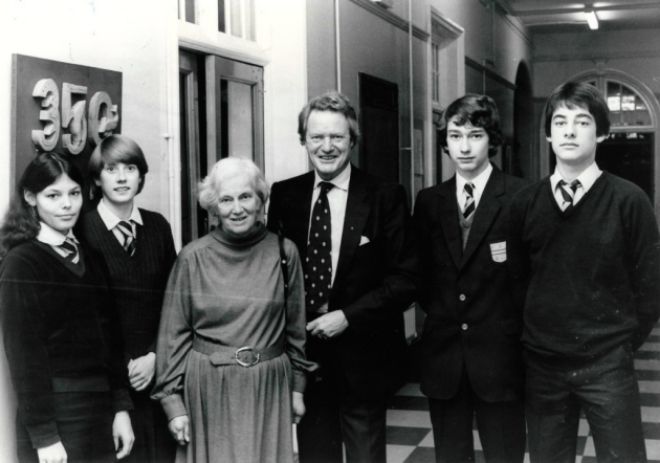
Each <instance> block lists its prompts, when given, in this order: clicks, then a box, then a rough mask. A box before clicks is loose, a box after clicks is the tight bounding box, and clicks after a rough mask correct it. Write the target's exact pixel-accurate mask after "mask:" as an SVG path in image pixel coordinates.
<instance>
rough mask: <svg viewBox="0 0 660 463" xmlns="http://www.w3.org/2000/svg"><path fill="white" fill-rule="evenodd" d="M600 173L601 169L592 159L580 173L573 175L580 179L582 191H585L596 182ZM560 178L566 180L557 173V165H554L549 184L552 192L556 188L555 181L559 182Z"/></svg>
mask: <svg viewBox="0 0 660 463" xmlns="http://www.w3.org/2000/svg"><path fill="white" fill-rule="evenodd" d="M602 173H603V171H602V170H600V168H599V167H598V164H596V162H595V161H594V162H592V163H591V164H589V167H587V168H586V169H584V170H583V171H582V172H581V173H580V175H578V176H577V177H575V180H579V181H580V184H581V185H582V188H583V190H584V193H586V192H587V191H589V189H590V188H591V187H592V186H593V184H594V183H596V180H598V177H600V175H601V174H602ZM560 180H564V181H567V180H566V179H564V178H563V177H562V176H561V174H560V173H559V169H557V167H556V166H555V171H554V173H553V174H552V175H551V176H550V186H551V187H552V191H553V192H554V191H555V189H556V188H557V183H559V181H560ZM567 182H568V181H567ZM568 183H570V182H568Z"/></svg>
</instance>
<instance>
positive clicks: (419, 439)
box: [387, 327, 660, 463]
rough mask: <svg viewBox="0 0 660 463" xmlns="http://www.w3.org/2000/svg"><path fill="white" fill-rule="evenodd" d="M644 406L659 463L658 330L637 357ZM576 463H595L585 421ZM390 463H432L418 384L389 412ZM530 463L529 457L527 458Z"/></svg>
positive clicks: (649, 445) (650, 446)
mask: <svg viewBox="0 0 660 463" xmlns="http://www.w3.org/2000/svg"><path fill="white" fill-rule="evenodd" d="M635 367H636V370H637V375H638V379H639V389H640V393H641V402H642V421H643V425H644V437H645V440H646V453H647V457H648V460H649V462H650V463H660V327H659V328H655V329H654V330H653V332H652V333H651V336H650V337H649V339H648V340H647V342H646V343H645V344H644V345H643V346H642V347H641V348H640V350H639V351H638V352H637V354H636V356H635ZM578 435H579V441H578V455H577V457H576V460H575V461H576V463H594V462H596V457H595V455H596V453H595V451H594V444H593V440H592V438H591V436H590V435H589V426H588V424H587V422H586V420H584V419H581V420H580V428H579V432H578ZM474 442H475V451H476V452H475V453H476V462H477V463H479V462H484V458H483V454H482V453H481V444H480V442H479V435H478V433H477V431H476V429H475V430H474ZM387 461H388V463H432V462H434V461H435V460H434V453H433V434H432V432H431V420H430V418H429V414H428V402H427V401H426V398H425V397H424V395H423V394H422V393H421V391H420V390H419V385H418V384H416V383H408V384H406V385H405V386H403V387H402V388H401V389H400V390H399V391H398V392H397V394H396V396H395V397H394V399H393V400H392V403H391V405H390V408H389V409H388V412H387ZM525 461H526V462H528V461H529V456H528V455H526V456H525Z"/></svg>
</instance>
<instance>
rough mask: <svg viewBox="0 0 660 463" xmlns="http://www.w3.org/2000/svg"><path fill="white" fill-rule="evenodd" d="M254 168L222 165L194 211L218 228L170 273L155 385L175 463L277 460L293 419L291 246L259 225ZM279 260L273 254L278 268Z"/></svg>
mask: <svg viewBox="0 0 660 463" xmlns="http://www.w3.org/2000/svg"><path fill="white" fill-rule="evenodd" d="M267 199H268V186H267V184H266V181H265V180H264V177H263V175H262V174H261V172H260V171H259V169H258V168H257V166H256V165H255V164H254V163H252V162H251V161H248V160H245V159H238V158H226V159H222V160H221V161H219V162H218V163H216V164H215V165H214V166H213V169H212V170H211V173H210V174H209V176H208V177H207V178H205V179H204V181H203V182H202V183H201V185H200V193H199V202H200V205H201V206H202V207H203V208H204V209H206V210H207V211H208V212H209V213H210V214H213V215H217V217H218V219H219V224H220V226H219V227H218V228H217V229H215V230H214V231H212V232H211V233H209V234H208V235H207V236H204V237H203V238H200V239H198V240H197V241H194V242H192V243H190V244H189V245H188V246H186V247H185V248H184V249H183V250H182V251H181V253H180V255H179V257H178V259H177V261H176V263H175V265H174V268H173V270H172V273H171V275H170V278H169V281H168V286H167V290H166V295H165V300H164V302H163V312H162V319H161V324H160V330H159V336H158V348H157V354H156V359H157V362H156V363H157V365H156V385H155V388H154V391H153V395H152V397H153V398H154V399H157V400H160V402H161V404H162V406H163V408H164V410H165V413H166V414H167V417H168V419H169V420H170V421H169V428H170V431H171V433H172V435H173V436H174V438H175V439H176V440H177V441H178V442H179V444H180V445H181V446H180V447H179V450H178V452H177V459H176V461H177V462H184V461H185V462H220V461H221V462H287V461H292V459H293V449H292V439H293V436H292V426H291V425H292V423H294V422H297V421H298V420H299V419H300V418H301V416H302V415H303V414H304V411H305V407H304V404H303V390H304V386H305V371H306V370H308V369H310V367H311V365H312V364H310V363H308V362H307V361H306V360H305V353H304V344H305V311H304V294H303V291H304V290H303V277H302V270H301V264H300V261H299V257H298V253H297V251H296V249H295V245H294V244H293V243H292V242H290V241H288V240H283V241H279V240H278V237H277V236H276V235H274V234H272V233H270V232H268V231H267V230H266V228H265V226H264V221H263V213H264V204H265V203H266V201H267ZM281 256H285V257H284V258H281Z"/></svg>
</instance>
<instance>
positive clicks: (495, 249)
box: [490, 241, 506, 263]
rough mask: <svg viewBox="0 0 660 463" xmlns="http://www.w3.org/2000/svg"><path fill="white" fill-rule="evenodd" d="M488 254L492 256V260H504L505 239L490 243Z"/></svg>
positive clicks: (499, 261) (500, 261) (498, 261)
mask: <svg viewBox="0 0 660 463" xmlns="http://www.w3.org/2000/svg"><path fill="white" fill-rule="evenodd" d="M490 256H491V257H492V258H493V262H497V263H502V262H506V241H500V242H499V243H490Z"/></svg>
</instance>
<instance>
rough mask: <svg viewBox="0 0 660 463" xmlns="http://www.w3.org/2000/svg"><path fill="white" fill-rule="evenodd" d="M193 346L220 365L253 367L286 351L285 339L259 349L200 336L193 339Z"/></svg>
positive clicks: (214, 363) (215, 364)
mask: <svg viewBox="0 0 660 463" xmlns="http://www.w3.org/2000/svg"><path fill="white" fill-rule="evenodd" d="M192 348H193V350H194V351H196V352H199V353H200V354H205V355H208V356H209V360H211V363H212V364H213V365H214V366H216V367H218V366H222V365H233V364H238V365H240V366H242V367H253V366H255V365H256V364H257V363H259V362H264V361H266V360H270V359H274V358H275V357H279V356H280V355H282V354H283V353H284V340H280V341H279V342H277V343H275V344H273V345H272V346H269V347H266V348H265V349H262V350H257V349H255V348H254V347H251V346H244V347H230V346H223V345H222V344H217V343H215V342H211V341H207V340H205V339H203V338H200V337H195V338H194V339H193V345H192Z"/></svg>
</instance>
